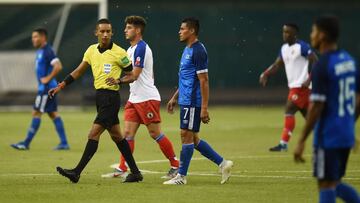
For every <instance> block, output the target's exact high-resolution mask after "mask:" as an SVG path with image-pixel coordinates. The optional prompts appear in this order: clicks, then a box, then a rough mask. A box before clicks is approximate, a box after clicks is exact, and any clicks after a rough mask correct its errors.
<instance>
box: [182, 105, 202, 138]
mask: <svg viewBox="0 0 360 203" xmlns="http://www.w3.org/2000/svg"><path fill="white" fill-rule="evenodd" d="M200 113H201V107H193V106H183V105H180V128H181V129H184V130H190V131H193V132H195V133H197V132H199V131H200V124H201V118H200Z"/></svg>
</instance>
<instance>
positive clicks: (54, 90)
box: [48, 81, 66, 99]
mask: <svg viewBox="0 0 360 203" xmlns="http://www.w3.org/2000/svg"><path fill="white" fill-rule="evenodd" d="M65 86H66V84H65V82H64V81H63V82H61V83H59V84H58V86H57V87H55V88H52V89H50V90H49V92H48V95H49V97H50V99H52V98H53V97H54V96H55V94H57V93H58V92H60V91H61V90H62V89H64V88H65Z"/></svg>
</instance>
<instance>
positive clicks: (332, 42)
mask: <svg viewBox="0 0 360 203" xmlns="http://www.w3.org/2000/svg"><path fill="white" fill-rule="evenodd" d="M338 37H339V21H338V19H337V18H336V17H334V16H322V17H319V18H318V19H317V20H315V22H314V24H313V27H312V32H311V45H312V47H314V48H315V49H317V50H319V52H320V54H321V57H320V59H319V61H318V62H317V63H316V65H315V66H314V68H313V71H312V85H313V87H312V91H311V96H310V101H311V102H310V106H309V110H308V115H307V117H306V124H305V127H304V129H303V131H302V134H301V136H300V139H299V142H298V145H297V147H296V150H295V153H294V158H295V161H296V162H304V159H303V157H302V155H303V152H304V148H305V141H306V139H307V138H308V136H309V134H310V132H311V131H312V129H313V128H314V126H315V130H314V131H315V132H314V157H313V160H314V176H315V177H316V178H317V180H318V186H319V190H320V195H319V196H320V197H319V202H320V203H335V201H336V197H339V198H341V199H342V200H344V201H345V202H353V203H360V197H359V195H358V193H357V192H356V190H355V189H354V188H353V187H352V186H350V185H348V184H345V183H343V182H342V181H341V179H342V177H343V176H344V175H345V170H346V165H347V162H348V158H349V153H350V150H351V148H352V147H353V145H354V140H355V132H354V131H355V122H356V120H357V118H358V117H359V114H360V72H359V69H358V68H357V67H356V65H355V61H354V59H353V57H352V56H351V55H350V54H349V53H348V52H346V51H345V50H343V49H339V48H338V45H337V40H338Z"/></svg>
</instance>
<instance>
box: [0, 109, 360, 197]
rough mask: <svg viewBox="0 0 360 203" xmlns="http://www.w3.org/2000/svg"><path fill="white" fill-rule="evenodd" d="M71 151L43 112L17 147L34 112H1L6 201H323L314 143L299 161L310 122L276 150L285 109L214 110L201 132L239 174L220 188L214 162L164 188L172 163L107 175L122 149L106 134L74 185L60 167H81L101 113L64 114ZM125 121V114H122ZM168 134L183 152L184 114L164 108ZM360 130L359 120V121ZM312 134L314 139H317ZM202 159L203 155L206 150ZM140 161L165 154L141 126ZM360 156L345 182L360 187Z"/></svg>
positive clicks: (1, 177)
mask: <svg viewBox="0 0 360 203" xmlns="http://www.w3.org/2000/svg"><path fill="white" fill-rule="evenodd" d="M61 116H62V118H63V120H64V123H65V128H66V132H67V135H68V139H69V142H70V147H71V150H70V151H52V148H53V147H54V146H55V145H56V144H58V137H57V134H56V131H55V129H54V126H53V123H52V122H51V121H50V119H49V118H48V117H47V116H44V117H43V120H42V123H41V126H40V130H39V131H38V134H37V135H36V137H35V138H34V140H33V143H32V144H31V146H30V151H16V150H14V149H12V148H10V147H9V144H11V143H15V142H17V141H20V140H22V139H24V136H25V134H26V130H27V128H28V126H29V125H30V119H31V117H30V113H29V112H24V113H0V202H119V201H122V202H273V203H275V202H302V203H303V202H316V201H317V187H316V182H315V180H314V179H313V178H312V176H311V170H312V169H311V156H310V154H311V150H312V149H311V141H312V139H309V140H308V142H307V149H306V160H307V162H306V163H305V164H303V165H299V164H295V163H294V162H293V159H292V152H293V149H294V145H295V143H296V141H297V139H298V135H299V132H300V130H301V128H302V126H303V124H304V120H303V119H302V117H301V116H300V114H299V115H297V117H296V118H297V121H296V124H297V127H296V130H295V132H294V137H293V138H292V140H291V141H290V147H289V152H287V153H270V152H268V148H269V147H272V146H274V145H275V144H277V143H278V141H279V138H280V133H281V130H282V127H283V126H282V123H283V110H282V108H280V107H257V108H255V107H212V108H210V116H211V122H210V124H209V125H202V127H201V134H200V135H201V137H202V138H204V139H206V140H207V141H208V143H210V144H211V145H212V146H213V147H214V148H215V149H216V150H217V151H218V152H219V153H220V154H221V155H223V156H224V157H225V158H228V159H231V160H233V161H234V163H235V166H234V168H233V174H234V175H235V176H234V177H232V178H230V180H229V182H228V183H227V184H225V185H220V177H219V176H216V175H217V172H218V168H217V166H215V165H214V164H213V163H212V162H210V161H208V160H194V161H192V162H191V165H190V173H193V175H190V176H189V177H188V185H185V186H166V185H162V182H163V181H164V180H163V179H160V177H161V176H162V175H163V174H165V173H166V171H167V170H168V169H169V164H168V163H167V162H161V163H139V164H138V165H139V167H140V169H143V170H150V171H157V172H163V174H147V173H145V174H144V178H145V179H144V181H143V182H142V183H135V184H123V183H121V181H120V179H102V178H101V177H100V175H101V174H103V173H108V172H111V171H112V169H111V168H109V165H111V164H113V163H116V162H117V161H118V156H119V152H118V151H117V148H116V146H115V144H114V143H113V142H112V141H111V139H110V137H109V135H108V134H107V133H104V134H103V135H102V137H101V140H100V144H99V148H98V151H97V153H96V154H95V156H94V157H93V159H92V160H91V161H90V163H89V164H88V166H87V167H86V169H85V170H84V172H83V174H82V176H81V179H80V181H79V183H78V184H72V183H70V181H68V180H67V179H65V178H64V177H62V176H60V175H58V174H57V173H56V171H55V167H56V166H58V165H59V166H63V167H65V168H71V167H74V166H75V165H76V164H77V162H78V160H79V159H80V156H81V155H82V152H83V149H84V147H85V144H86V141H87V133H88V131H89V130H90V127H91V124H92V121H93V119H94V118H95V112H93V111H85V112H82V111H79V112H62V113H61ZM119 116H120V118H122V115H119ZM162 119H163V124H162V127H163V131H164V133H165V134H166V135H167V136H168V137H169V139H171V141H172V142H173V144H174V147H175V151H176V154H177V155H178V157H179V151H180V147H181V144H180V136H179V129H178V126H179V119H178V111H177V113H176V114H175V115H173V116H171V115H169V114H167V113H165V112H164V111H163V112H162ZM357 128H358V129H359V124H358V125H357ZM311 138H312V137H311ZM194 157H196V158H200V157H202V156H201V155H200V154H199V153H198V152H195V153H194ZM135 159H136V160H137V161H148V160H161V159H164V157H163V155H162V153H161V151H160V149H159V148H158V146H157V144H156V143H155V142H154V141H153V140H152V139H151V138H150V137H149V136H148V134H147V132H146V129H145V128H144V127H141V128H140V130H139V132H138V134H137V137H136V146H135ZM359 174H360V155H359V153H357V154H354V153H352V154H351V156H350V161H349V165H348V172H347V176H346V177H347V178H349V179H346V180H345V181H346V182H348V183H350V184H353V185H354V186H355V187H356V188H357V190H358V191H360V175H359Z"/></svg>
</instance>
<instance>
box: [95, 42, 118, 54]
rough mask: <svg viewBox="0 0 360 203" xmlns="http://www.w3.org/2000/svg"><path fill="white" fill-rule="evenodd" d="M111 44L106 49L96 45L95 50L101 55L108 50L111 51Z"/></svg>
mask: <svg viewBox="0 0 360 203" xmlns="http://www.w3.org/2000/svg"><path fill="white" fill-rule="evenodd" d="M113 44H114V43H113V42H111V43H110V45H109V46H108V47H106V48H101V47H100V45H98V46H97V49H98V50H99V52H100V53H101V54H102V53H104V52H105V51H106V50H110V49H112V47H113Z"/></svg>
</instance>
